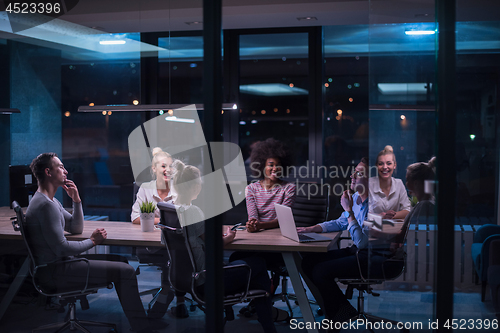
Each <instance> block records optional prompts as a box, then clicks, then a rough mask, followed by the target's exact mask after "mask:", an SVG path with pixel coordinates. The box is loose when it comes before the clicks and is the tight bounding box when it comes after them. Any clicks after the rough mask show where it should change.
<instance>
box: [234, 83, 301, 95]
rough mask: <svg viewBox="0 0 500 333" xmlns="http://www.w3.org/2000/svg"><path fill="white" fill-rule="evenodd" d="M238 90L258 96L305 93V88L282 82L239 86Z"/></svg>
mask: <svg viewBox="0 0 500 333" xmlns="http://www.w3.org/2000/svg"><path fill="white" fill-rule="evenodd" d="M240 92H242V93H245V94H250V95H259V96H291V95H307V94H308V91H307V90H306V89H302V88H297V87H294V86H293V84H290V85H287V84H283V83H258V84H246V85H241V86H240Z"/></svg>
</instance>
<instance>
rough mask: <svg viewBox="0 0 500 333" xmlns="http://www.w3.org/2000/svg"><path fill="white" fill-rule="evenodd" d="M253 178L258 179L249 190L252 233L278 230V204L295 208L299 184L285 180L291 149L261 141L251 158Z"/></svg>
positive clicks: (249, 214) (247, 193)
mask: <svg viewBox="0 0 500 333" xmlns="http://www.w3.org/2000/svg"><path fill="white" fill-rule="evenodd" d="M250 159H251V164H250V167H251V169H252V173H253V176H254V177H255V178H257V179H258V181H256V182H252V183H251V184H250V185H248V186H247V187H246V189H245V198H246V204H247V212H248V221H247V223H246V227H247V231H248V232H257V231H260V230H262V229H273V228H278V227H279V224H278V218H277V217H276V211H275V210H274V204H275V203H278V204H282V205H285V206H289V207H291V206H293V203H294V201H295V184H294V183H289V182H286V181H284V180H283V179H282V177H283V175H284V173H285V171H286V169H287V167H288V166H290V164H291V159H290V153H289V151H288V148H287V147H286V146H285V145H284V144H283V143H282V142H280V141H277V140H275V139H272V138H269V139H267V140H265V141H262V142H259V143H257V144H256V146H255V147H254V148H253V149H252V154H251V156H250Z"/></svg>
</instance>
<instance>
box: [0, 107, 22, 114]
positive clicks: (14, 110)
mask: <svg viewBox="0 0 500 333" xmlns="http://www.w3.org/2000/svg"><path fill="white" fill-rule="evenodd" d="M13 113H21V111H19V109H3V108H0V114H13Z"/></svg>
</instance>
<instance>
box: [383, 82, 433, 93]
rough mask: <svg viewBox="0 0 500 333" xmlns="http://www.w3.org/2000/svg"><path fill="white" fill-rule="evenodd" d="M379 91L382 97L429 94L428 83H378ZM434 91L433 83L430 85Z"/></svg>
mask: <svg viewBox="0 0 500 333" xmlns="http://www.w3.org/2000/svg"><path fill="white" fill-rule="evenodd" d="M377 87H378V91H379V92H380V93H381V94H382V95H406V94H415V95H424V94H427V83H423V82H422V83H378V84H377ZM430 89H431V90H432V83H431V84H430Z"/></svg>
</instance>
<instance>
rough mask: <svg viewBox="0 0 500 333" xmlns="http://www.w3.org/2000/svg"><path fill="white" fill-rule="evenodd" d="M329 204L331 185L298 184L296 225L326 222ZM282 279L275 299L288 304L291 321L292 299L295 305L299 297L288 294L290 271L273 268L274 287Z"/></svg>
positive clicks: (307, 225) (311, 301) (293, 210)
mask: <svg viewBox="0 0 500 333" xmlns="http://www.w3.org/2000/svg"><path fill="white" fill-rule="evenodd" d="M329 202H330V185H329V184H319V183H297V188H296V195H295V203H294V205H293V207H292V213H293V219H294V220H295V225H296V226H297V227H309V226H312V225H316V224H318V223H321V222H325V221H326V219H327V217H328V209H329V207H330V205H329ZM280 278H281V293H280V294H277V295H274V297H273V299H275V300H277V299H280V300H282V301H283V302H285V303H286V305H287V307H288V311H289V315H290V319H291V318H293V310H292V307H291V305H290V299H291V300H295V303H297V297H296V296H295V294H290V293H288V279H287V278H288V271H287V270H286V267H285V266H284V265H278V266H277V267H272V268H271V279H272V281H273V285H274V286H277V285H279V280H280ZM309 303H310V304H317V302H316V301H314V300H309ZM320 311H321V310H320Z"/></svg>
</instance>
